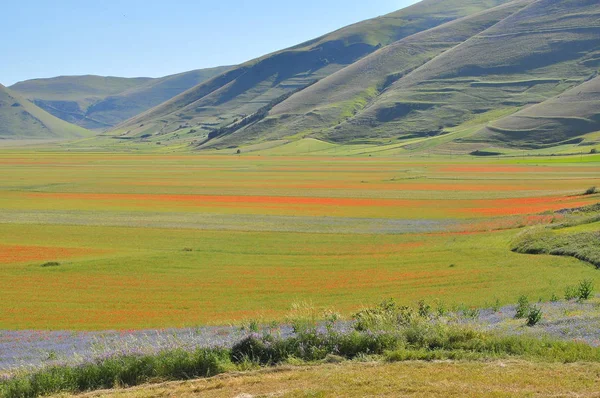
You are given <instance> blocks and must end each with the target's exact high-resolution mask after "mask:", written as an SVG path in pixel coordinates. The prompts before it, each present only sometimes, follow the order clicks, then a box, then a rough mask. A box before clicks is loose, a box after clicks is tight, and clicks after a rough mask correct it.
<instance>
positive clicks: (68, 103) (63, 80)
mask: <svg viewBox="0 0 600 398" xmlns="http://www.w3.org/2000/svg"><path fill="white" fill-rule="evenodd" d="M229 68H230V67H227V66H224V67H217V68H210V69H199V70H194V71H190V72H185V73H180V74H176V75H171V76H166V77H162V78H156V79H153V78H146V77H141V78H122V77H102V76H92V75H87V76H60V77H55V78H49V79H34V80H27V81H24V82H19V83H16V84H15V85H13V86H11V87H10V88H11V89H12V90H13V91H16V92H18V93H20V94H22V95H23V96H25V97H26V98H28V99H30V100H31V101H32V102H34V103H35V104H36V105H38V106H39V107H40V108H42V109H44V110H46V111H47V112H49V113H51V114H53V115H54V116H56V117H58V118H61V119H63V120H65V121H68V122H70V123H74V124H77V125H80V126H84V127H86V128H90V129H107V128H110V127H112V126H114V125H116V124H118V123H120V122H122V121H124V120H126V119H128V118H130V117H133V116H135V115H137V114H139V113H141V112H144V111H145V110H147V109H150V108H152V107H154V106H156V105H159V104H161V103H163V102H165V101H167V100H169V99H170V98H172V97H174V96H176V95H178V94H180V93H182V92H184V91H185V90H187V89H189V88H191V87H194V86H195V85H197V84H199V83H201V82H203V81H206V80H207V79H210V78H212V77H213V76H216V75H218V74H220V73H222V72H224V71H226V70H227V69H229Z"/></svg>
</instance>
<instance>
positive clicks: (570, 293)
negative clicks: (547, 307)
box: [565, 286, 579, 301]
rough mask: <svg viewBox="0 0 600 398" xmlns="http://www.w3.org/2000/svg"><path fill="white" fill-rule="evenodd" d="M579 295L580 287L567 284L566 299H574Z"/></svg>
mask: <svg viewBox="0 0 600 398" xmlns="http://www.w3.org/2000/svg"><path fill="white" fill-rule="evenodd" d="M578 297H579V289H578V288H577V286H567V287H566V288H565V300H567V301H569V300H573V299H574V298H578Z"/></svg>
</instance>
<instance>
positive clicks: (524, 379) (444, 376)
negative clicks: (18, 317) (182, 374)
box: [84, 360, 600, 398]
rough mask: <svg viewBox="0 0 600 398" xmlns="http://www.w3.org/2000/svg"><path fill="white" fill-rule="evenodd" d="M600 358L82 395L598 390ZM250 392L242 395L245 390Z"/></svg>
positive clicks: (293, 373)
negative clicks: (582, 361)
mask: <svg viewBox="0 0 600 398" xmlns="http://www.w3.org/2000/svg"><path fill="white" fill-rule="evenodd" d="M599 374H600V364H597V363H577V364H556V363H553V364H549V363H539V362H525V361H514V360H510V361H492V362H400V363H385V362H345V363H342V364H337V365H333V364H326V365H318V366H306V367H289V366H287V367H278V368H274V369H269V370H261V371H252V372H247V373H241V374H229V375H221V376H217V377H213V378H209V379H199V380H193V381H186V382H169V383H162V384H157V385H146V386H142V387H137V388H131V389H126V390H112V391H106V390H105V391H100V392H95V393H89V394H86V395H84V396H85V397H114V398H142V397H166V396H169V397H192V396H202V397H236V396H238V397H241V396H255V397H266V396H277V397H342V396H343V397H353V396H378V397H397V396H427V397H481V396H495V397H512V396H531V397H536V396H555V397H559V396H579V397H582V396H586V397H597V396H598V375H599ZM244 394H247V395H244Z"/></svg>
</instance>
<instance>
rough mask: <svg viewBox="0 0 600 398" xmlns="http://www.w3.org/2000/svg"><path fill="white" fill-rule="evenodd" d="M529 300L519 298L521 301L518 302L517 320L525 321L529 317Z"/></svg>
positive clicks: (525, 297) (523, 297) (522, 297)
mask: <svg viewBox="0 0 600 398" xmlns="http://www.w3.org/2000/svg"><path fill="white" fill-rule="evenodd" d="M529 308H530V306H529V299H528V298H527V296H521V297H519V301H518V302H517V310H516V314H515V319H523V318H526V317H527V315H529Z"/></svg>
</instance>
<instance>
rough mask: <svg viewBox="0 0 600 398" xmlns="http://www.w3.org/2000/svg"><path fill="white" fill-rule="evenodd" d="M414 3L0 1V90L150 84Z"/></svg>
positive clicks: (401, 0) (323, 0)
mask: <svg viewBox="0 0 600 398" xmlns="http://www.w3.org/2000/svg"><path fill="white" fill-rule="evenodd" d="M415 2H416V0H374V1H348V0H304V1H302V2H288V1H281V0H280V1H277V0H247V1H242V0H233V1H232V0H229V1H227V0H225V1H210V2H208V1H206V0H196V1H194V0H173V1H165V0H163V1H155V0H121V1H116V0H101V1H82V0H77V1H73V0H55V1H50V0H18V1H6V2H3V5H2V16H3V18H2V19H3V21H2V24H1V28H0V30H2V31H3V34H2V37H3V39H2V40H1V41H0V54H2V59H3V60H2V61H1V62H0V83H2V84H4V85H11V84H13V83H15V82H17V81H21V80H26V79H32V78H36V77H52V76H58V75H81V74H96V75H108V76H126V77H132V76H149V77H158V76H165V75H168V74H173V73H178V72H184V71H188V70H192V69H199V68H205V67H211V66H218V65H231V64H237V63H241V62H244V61H247V60H250V59H252V58H256V57H258V56H261V55H264V54H266V53H269V52H272V51H276V50H279V49H282V48H285V47H289V46H292V45H295V44H298V43H300V42H302V41H305V40H308V39H311V38H314V37H317V36H320V35H322V34H325V33H327V32H330V31H332V30H335V29H338V28H340V27H343V26H345V25H348V24H351V23H354V22H358V21H361V20H363V19H367V18H372V17H376V16H379V15H383V14H386V13H388V12H392V11H395V10H398V9H400V8H403V7H405V6H407V5H410V4H412V3H415ZM207 3H210V4H207Z"/></svg>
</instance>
